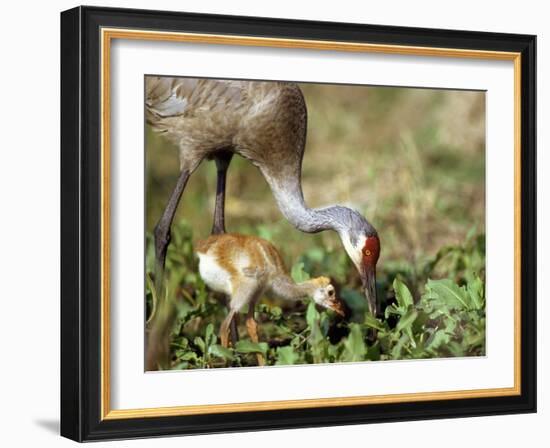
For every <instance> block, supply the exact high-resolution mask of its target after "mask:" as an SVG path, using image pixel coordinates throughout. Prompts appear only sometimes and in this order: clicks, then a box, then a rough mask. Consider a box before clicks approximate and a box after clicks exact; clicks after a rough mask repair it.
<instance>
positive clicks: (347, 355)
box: [343, 324, 367, 362]
mask: <svg viewBox="0 0 550 448" xmlns="http://www.w3.org/2000/svg"><path fill="white" fill-rule="evenodd" d="M350 328H351V331H350V333H349V335H348V337H347V339H346V342H345V343H344V353H343V360H344V361H350V362H358V361H364V360H365V355H366V354H367V346H366V345H365V340H364V339H363V332H362V331H361V327H360V326H359V324H351V325H350Z"/></svg>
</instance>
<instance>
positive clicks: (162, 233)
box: [154, 170, 190, 297]
mask: <svg viewBox="0 0 550 448" xmlns="http://www.w3.org/2000/svg"><path fill="white" fill-rule="evenodd" d="M189 176H190V172H189V171H188V170H183V171H182V172H181V173H180V176H179V177H178V181H177V183H176V187H175V188H174V191H173V192H172V194H171V195H170V199H169V200H168V204H167V205H166V208H165V209H164V212H163V213H162V216H161V218H160V220H159V222H158V223H157V225H156V226H155V231H154V234H155V258H156V260H155V287H156V289H157V295H158V296H159V297H162V295H163V294H164V293H163V291H164V264H165V262H166V251H167V250H168V244H169V243H170V239H171V238H172V234H171V231H170V228H171V227H172V221H173V220H174V215H175V214H176V210H177V208H178V204H179V202H180V199H181V195H182V193H183V190H184V189H185V185H186V184H187V181H188V180H189Z"/></svg>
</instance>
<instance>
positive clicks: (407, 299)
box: [393, 277, 414, 308]
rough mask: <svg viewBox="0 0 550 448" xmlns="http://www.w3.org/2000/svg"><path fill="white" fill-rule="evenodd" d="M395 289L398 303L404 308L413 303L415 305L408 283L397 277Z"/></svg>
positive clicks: (394, 283)
mask: <svg viewBox="0 0 550 448" xmlns="http://www.w3.org/2000/svg"><path fill="white" fill-rule="evenodd" d="M393 290H394V291H395V298H396V299H397V303H398V304H399V306H400V307H402V308H408V307H409V306H411V305H414V300H413V296H412V294H411V292H410V291H409V288H407V285H405V283H403V282H402V281H401V280H399V279H398V278H397V277H396V278H395V279H394V281H393Z"/></svg>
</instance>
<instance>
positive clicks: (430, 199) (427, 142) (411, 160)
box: [146, 84, 485, 369]
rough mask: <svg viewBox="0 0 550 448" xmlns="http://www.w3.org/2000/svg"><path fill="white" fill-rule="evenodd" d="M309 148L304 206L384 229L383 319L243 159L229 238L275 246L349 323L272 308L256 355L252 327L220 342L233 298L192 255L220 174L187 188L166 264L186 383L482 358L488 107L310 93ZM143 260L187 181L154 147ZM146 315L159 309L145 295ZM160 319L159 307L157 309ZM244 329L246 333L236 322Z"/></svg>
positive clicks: (413, 92) (467, 96)
mask: <svg viewBox="0 0 550 448" xmlns="http://www.w3.org/2000/svg"><path fill="white" fill-rule="evenodd" d="M302 89H303V91H304V95H305V97H306V102H307V104H308V117H309V118H308V141H307V149H306V154H305V158H304V163H303V187H304V196H305V198H306V201H307V203H308V205H310V206H312V207H316V206H322V205H327V204H333V203H341V204H351V205H352V206H353V207H355V208H357V209H359V210H360V211H361V212H362V213H364V214H365V216H367V217H368V218H369V220H370V221H371V222H372V223H373V224H374V225H375V226H376V227H377V229H378V231H379V234H380V238H381V242H382V255H381V258H380V261H379V263H378V277H377V288H378V297H379V298H380V300H381V302H382V308H383V310H384V313H385V314H384V317H383V318H381V319H376V318H374V317H373V316H370V315H369V314H368V312H367V310H366V303H365V300H364V297H362V295H361V294H360V293H359V286H360V284H359V279H358V277H357V274H356V272H355V269H354V267H353V266H351V262H350V261H349V259H348V258H347V255H346V254H345V251H344V250H343V248H342V246H341V243H340V241H339V239H338V237H337V235H336V234H335V233H334V232H322V233H319V234H315V235H304V234H303V233H301V232H299V231H297V230H296V229H294V228H293V227H292V226H291V225H290V224H289V223H288V222H286V221H285V220H284V219H283V218H282V216H281V214H280V212H279V210H278V209H277V207H276V205H275V203H274V200H273V196H272V194H271V192H270V191H269V188H268V186H267V184H266V182H265V180H264V179H263V178H262V176H261V174H260V173H259V172H258V170H257V169H256V168H255V167H253V166H252V165H251V164H250V163H249V162H247V161H245V160H243V159H240V158H239V157H234V159H233V161H232V164H231V167H230V168H229V173H228V187H227V204H226V223H227V227H228V230H229V231H232V232H240V233H244V234H252V235H258V236H260V237H263V238H266V239H268V240H270V241H272V242H273V243H274V244H275V245H276V246H277V247H278V248H280V250H281V252H282V253H283V255H284V257H285V261H286V263H287V265H288V266H289V267H290V268H291V271H292V275H293V276H294V277H295V279H297V280H300V279H304V278H305V277H307V276H317V275H327V276H330V277H331V279H332V281H333V283H335V284H336V285H337V287H338V293H339V295H340V297H341V298H342V299H343V300H344V301H345V302H346V304H347V305H348V307H349V309H350V315H349V316H348V318H347V319H341V318H340V317H338V316H336V315H334V314H333V313H332V312H328V311H322V310H318V309H316V308H315V306H314V305H312V304H308V303H302V304H296V305H292V306H289V305H288V304H286V303H277V302H273V301H269V300H267V299H265V300H263V301H261V303H260V304H259V305H258V307H257V319H258V321H259V322H260V327H259V331H260V340H261V341H262V342H261V343H260V344H253V343H251V342H250V341H249V340H248V338H247V337H246V330H245V328H244V325H241V326H240V334H241V336H242V337H241V341H240V343H239V344H238V345H237V346H236V347H234V348H231V349H224V348H223V347H221V346H220V345H219V338H218V336H217V332H218V330H219V325H220V323H221V321H222V320H223V318H224V317H225V315H226V307H225V304H224V298H223V297H220V296H217V295H216V294H213V293H211V292H209V291H208V290H207V288H206V287H205V285H204V283H203V282H202V280H201V279H200V277H199V275H198V271H197V260H196V258H195V257H194V255H193V241H194V240H197V239H200V238H204V237H205V236H207V235H208V234H209V232H210V228H211V224H212V222H211V219H212V214H213V204H214V195H215V185H216V177H215V169H214V166H213V164H212V163H203V164H202V165H201V166H200V167H199V169H198V170H197V171H196V172H195V173H194V174H193V176H192V177H191V179H190V181H189V183H188V186H187V188H186V191H185V193H184V195H183V198H182V201H181V204H180V207H179V209H178V214H177V215H176V220H175V225H174V227H173V238H172V243H171V245H170V248H169V251H168V257H167V269H166V275H167V288H168V290H167V296H166V297H163V298H160V300H157V302H159V303H167V304H168V305H167V307H168V308H166V309H170V310H173V311H174V312H173V313H172V311H170V313H172V314H173V316H171V317H170V318H169V319H168V318H166V320H165V322H167V324H166V325H168V326H169V327H170V328H169V330H170V331H169V333H170V334H169V339H170V361H169V363H168V364H167V365H166V366H164V368H170V369H190V368H203V367H208V368H213V367H228V366H249V365H256V356H255V353H257V352H261V353H263V354H264V355H265V357H266V359H267V364H268V365H277V364H304V363H313V362H345V361H364V360H387V359H409V358H432V357H449V356H477V355H483V354H484V353H485V345H484V344H485V296H484V282H485V247H484V232H485V228H484V221H485V157H484V147H485V141H484V132H485V122H484V117H485V99H484V98H485V97H484V94H483V93H481V92H464V91H461V92H457V91H443V90H427V89H407V88H386V87H350V86H337V87H336V86H328V85H310V84H307V85H303V86H302ZM146 145H147V146H146V164H147V171H146V173H147V192H146V194H147V196H146V198H147V207H146V229H147V232H148V234H147V254H146V271H147V273H148V276H149V280H151V279H152V275H153V274H152V272H153V263H154V251H153V246H152V238H151V235H150V233H151V232H152V230H153V227H154V225H155V224H156V222H157V220H158V218H159V216H160V214H161V212H162V209H163V207H164V206H165V204H166V201H167V198H168V197H169V195H170V192H171V189H172V188H173V186H174V185H175V182H176V178H177V175H178V160H177V150H176V148H174V147H172V146H171V145H170V144H168V143H167V142H166V141H164V140H163V139H162V137H160V136H159V135H156V134H154V133H153V132H151V131H150V130H148V132H147V134H146ZM146 291H147V313H148V316H150V314H151V311H152V306H153V302H154V301H153V290H152V282H151V281H148V282H147V285H146ZM159 308H160V311H159V310H157V313H158V314H159V315H162V313H163V311H162V308H163V306H160V307H159ZM241 320H244V319H241Z"/></svg>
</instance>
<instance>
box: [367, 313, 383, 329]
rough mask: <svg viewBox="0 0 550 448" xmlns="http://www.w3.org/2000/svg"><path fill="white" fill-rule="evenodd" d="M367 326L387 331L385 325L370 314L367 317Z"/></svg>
mask: <svg viewBox="0 0 550 448" xmlns="http://www.w3.org/2000/svg"><path fill="white" fill-rule="evenodd" d="M365 325H366V326H367V327H369V328H374V329H375V330H378V331H384V330H386V327H385V326H384V324H383V323H382V322H380V321H379V320H378V319H377V318H376V317H374V316H373V315H372V314H370V313H369V314H366V315H365Z"/></svg>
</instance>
